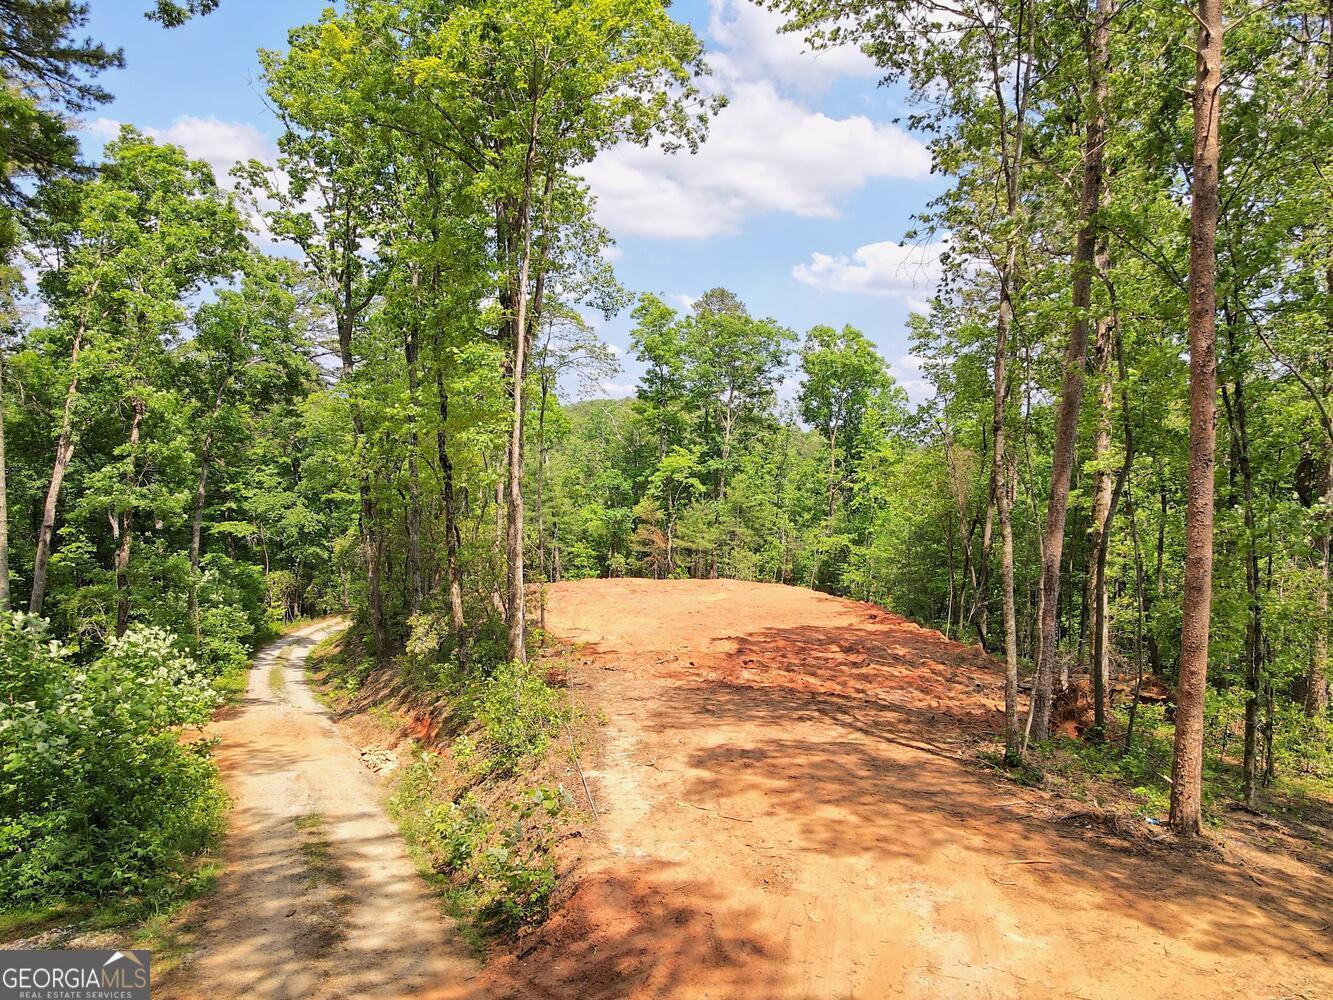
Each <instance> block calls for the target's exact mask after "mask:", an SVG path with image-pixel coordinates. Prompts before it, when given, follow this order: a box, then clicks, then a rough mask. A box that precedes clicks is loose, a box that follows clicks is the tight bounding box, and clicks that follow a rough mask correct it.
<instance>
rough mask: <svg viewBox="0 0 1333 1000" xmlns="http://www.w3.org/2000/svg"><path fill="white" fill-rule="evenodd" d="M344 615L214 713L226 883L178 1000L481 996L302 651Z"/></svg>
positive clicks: (175, 994) (259, 668)
mask: <svg viewBox="0 0 1333 1000" xmlns="http://www.w3.org/2000/svg"><path fill="white" fill-rule="evenodd" d="M336 627H338V626H337V625H336V624H327V623H325V624H319V625H313V626H309V627H307V628H304V629H302V630H300V631H298V632H296V633H294V634H292V635H290V636H288V637H286V638H284V639H283V640H282V641H281V642H279V643H277V644H275V645H274V646H271V647H269V649H268V650H266V651H265V652H263V653H261V654H260V655H259V656H258V657H256V659H255V663H254V666H253V668H252V669H251V671H250V679H249V690H248V692H247V695H246V697H245V699H244V701H243V703H242V704H241V706H239V708H238V709H237V710H235V711H234V712H232V713H231V714H230V717H225V716H224V718H223V719H222V720H221V721H220V722H219V723H218V724H217V727H216V728H217V733H218V735H219V736H220V737H221V743H220V745H219V747H218V751H217V759H218V764H219V766H220V768H221V770H222V775H223V779H224V781H225V782H226V785H227V789H228V791H229V792H230V794H231V796H232V798H233V800H234V809H233V812H232V816H231V829H230V831H229V833H228V837H227V842H226V849H225V864H226V868H225V871H224V874H223V875H222V878H221V881H220V884H219V885H218V887H217V890H216V891H215V892H214V893H213V895H212V896H211V897H210V898H209V899H207V900H205V901H204V902H205V904H206V908H205V910H204V914H205V915H204V916H203V918H202V926H201V927H200V928H199V930H198V947H197V949H196V956H195V957H194V959H193V960H191V961H187V962H186V963H185V964H184V965H183V967H182V968H181V969H180V970H178V971H177V972H176V973H175V974H174V975H173V976H171V977H170V978H169V979H168V980H167V982H165V983H163V984H161V985H160V986H159V985H158V984H155V989H154V995H155V996H161V997H165V998H168V1000H172V998H175V1000H232V998H236V1000H241V998H244V1000H269V998H272V1000H285V998H320V1000H324V998H330V1000H331V998H335V997H336V998H342V997H346V998H349V1000H350V998H357V1000H362V998H385V1000H389V998H394V1000H397V998H401V997H406V996H413V997H430V998H439V1000H446V998H455V997H466V996H470V995H471V992H470V987H469V981H470V979H471V977H473V976H474V975H475V973H476V966H475V963H474V962H473V961H472V960H471V958H470V957H468V956H467V954H466V951H465V949H464V947H463V945H462V944H461V943H460V942H459V941H458V939H457V938H456V936H455V935H454V933H453V930H452V928H451V927H450V926H449V925H448V924H447V922H446V920H445V918H444V917H443V916H442V914H441V912H440V908H439V905H438V903H437V902H436V901H435V900H434V899H432V898H431V897H430V895H429V893H428V891H427V888H426V886H425V884H424V883H423V882H422V880H421V879H420V877H419V876H418V875H417V873H416V871H415V869H414V868H413V866H412V864H411V862H410V861H409V860H408V858H407V856H406V855H405V853H404V851H403V845H402V840H401V839H400V837H399V835H398V831H397V829H396V828H395V827H394V825H393V824H392V823H391V822H390V821H389V819H388V818H387V817H386V816H385V815H384V811H383V809H382V808H381V806H380V796H379V791H378V789H377V788H376V785H375V782H374V779H373V778H372V776H371V774H370V772H369V771H367V770H366V769H365V767H364V766H363V765H362V764H361V762H360V760H359V759H358V757H357V754H356V751H355V750H354V749H353V748H352V747H351V746H350V745H349V744H348V743H347V742H346V741H344V740H343V739H342V738H341V737H340V736H339V735H338V734H337V733H336V732H335V730H334V728H333V723H332V721H331V720H330V718H329V716H328V713H327V712H326V711H325V710H324V709H323V707H322V706H320V705H319V704H318V703H317V702H316V701H315V699H314V698H313V696H312V695H311V693H310V690H309V688H307V686H306V683H305V676H304V669H303V668H304V664H305V658H306V655H307V654H308V652H309V651H310V648H311V647H312V646H314V645H315V643H316V642H318V640H319V639H320V638H322V637H323V636H324V635H326V634H327V633H328V632H329V631H331V630H332V629H333V628H336Z"/></svg>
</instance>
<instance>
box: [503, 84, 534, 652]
mask: <svg viewBox="0 0 1333 1000" xmlns="http://www.w3.org/2000/svg"><path fill="white" fill-rule="evenodd" d="M533 117H534V122H533V128H532V130H531V131H530V132H529V139H528V151H527V157H526V159H525V161H524V168H523V196H522V199H521V201H520V204H519V206H518V222H519V227H520V236H519V247H520V249H519V260H518V276H517V279H516V281H515V285H514V289H513V299H514V315H513V320H512V323H511V326H512V334H511V341H510V350H511V351H512V371H511V373H510V378H511V379H512V383H513V404H514V409H513V420H512V422H511V424H510V431H509V456H508V457H509V497H508V500H509V519H508V524H507V528H508V535H507V537H508V549H507V552H506V562H507V569H508V573H507V576H506V584H507V587H506V594H505V603H506V604H507V605H508V610H509V659H510V660H511V661H512V662H514V663H526V662H527V660H528V646H527V608H526V606H525V605H526V595H525V593H524V587H523V415H524V393H523V388H524V386H523V382H524V379H525V377H526V376H527V371H528V324H529V321H530V317H529V316H528V293H529V289H528V282H529V281H530V280H531V276H532V189H533V167H534V161H535V158H536V141H537V140H536V122H535V117H536V111H535V110H534V112H533Z"/></svg>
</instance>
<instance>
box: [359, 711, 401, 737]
mask: <svg viewBox="0 0 1333 1000" xmlns="http://www.w3.org/2000/svg"><path fill="white" fill-rule="evenodd" d="M367 714H369V715H370V718H371V721H372V722H374V723H375V725H377V726H379V727H380V728H381V729H383V730H384V731H385V732H386V733H396V732H397V731H398V730H399V729H400V728H401V727H402V720H401V719H399V717H398V713H397V712H395V711H394V710H393V709H391V708H390V707H389V706H388V705H371V706H370V711H369V713H367Z"/></svg>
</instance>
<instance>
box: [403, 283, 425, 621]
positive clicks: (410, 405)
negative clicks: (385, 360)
mask: <svg viewBox="0 0 1333 1000" xmlns="http://www.w3.org/2000/svg"><path fill="white" fill-rule="evenodd" d="M412 284H413V286H414V287H415V286H416V284H417V276H416V274H415V272H414V273H413V275H412ZM419 335H420V331H419V330H418V329H417V324H416V321H415V320H414V321H412V322H410V323H408V324H407V325H406V329H405V330H404V333H403V355H404V360H405V361H406V362H407V607H408V611H409V612H410V613H411V614H416V613H417V611H418V610H419V609H420V608H421V590H422V587H421V484H420V479H419V475H418V470H417V449H418V447H419V441H418V438H417V397H418V396H419V395H420V388H419V386H418V382H419V379H420V375H419V370H418V356H419V355H420V353H421V348H420V343H419V340H418V337H419Z"/></svg>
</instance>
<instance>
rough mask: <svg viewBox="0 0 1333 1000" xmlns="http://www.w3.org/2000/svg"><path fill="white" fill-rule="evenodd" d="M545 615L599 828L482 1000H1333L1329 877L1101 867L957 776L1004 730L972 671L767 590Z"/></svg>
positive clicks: (914, 638) (1012, 796) (959, 652)
mask: <svg viewBox="0 0 1333 1000" xmlns="http://www.w3.org/2000/svg"><path fill="white" fill-rule="evenodd" d="M548 601H549V605H548V613H547V624H548V627H549V630H550V632H551V633H552V634H553V635H554V636H556V637H557V638H559V639H562V640H565V641H568V642H570V643H572V644H574V646H575V652H574V654H573V669H572V671H571V681H572V686H573V688H574V695H575V697H576V698H577V699H578V700H579V701H580V702H582V703H584V704H585V705H587V706H588V707H590V708H591V709H592V710H593V711H595V712H600V713H602V714H603V715H604V717H605V720H606V726H605V730H604V733H605V741H606V746H605V748H604V752H603V754H602V760H601V761H600V762H597V763H598V765H599V766H596V767H595V768H593V769H590V771H589V775H588V777H589V781H590V783H591V785H592V788H593V795H594V797H595V799H596V803H597V806H598V809H599V811H600V813H601V818H600V820H599V822H598V824H597V825H596V829H595V830H594V831H593V832H592V833H591V834H590V836H589V837H587V838H585V839H584V840H583V841H582V848H581V849H580V850H581V854H582V857H581V859H580V861H579V863H578V866H577V870H576V872H575V873H574V876H573V877H572V878H571V879H570V885H571V886H572V888H571V889H569V890H567V891H566V895H565V898H563V899H561V900H560V901H559V904H558V906H557V909H556V912H555V914H554V915H553V916H552V918H551V919H550V920H549V921H548V922H547V924H546V925H545V926H544V927H543V928H542V929H541V930H539V931H538V932H536V933H535V934H534V935H532V936H531V937H530V938H529V939H527V940H525V941H524V942H523V943H522V945H521V947H520V948H519V949H518V951H517V953H516V954H514V955H512V956H510V957H509V958H506V959H502V960H500V961H499V962H497V963H496V964H494V965H493V966H492V967H491V968H490V969H489V970H488V971H487V972H485V973H484V974H483V976H482V982H479V983H478V984H477V985H479V986H480V985H484V986H485V987H486V988H487V991H488V992H489V993H491V994H492V995H503V996H523V997H553V998H554V997H559V998H566V997H580V998H631V997H632V998H640V997H642V998H648V997H652V998H668V997H671V998H691V1000H696V998H703V997H718V998H755V1000H759V998H764V1000H769V998H775V997H792V998H796V997H800V998H814V997H821V998H823V997H839V998H842V997H922V998H925V997H931V998H936V997H948V998H955V997H958V998H971V997H978V998H981V997H987V998H995V997H1022V998H1045V997H1083V998H1087V1000H1101V998H1106V1000H1112V998H1115V1000H1121V998H1126V997H1210V998H1211V997H1246V998H1251V997H1311V998H1313V997H1333V960H1331V959H1333V945H1331V944H1330V936H1329V929H1330V924H1329V920H1330V917H1331V916H1333V887H1331V886H1330V880H1329V878H1328V877H1327V873H1324V872H1319V871H1316V870H1314V869H1312V868H1309V867H1306V866H1305V865H1303V864H1300V863H1297V862H1293V861H1292V860H1291V859H1290V858H1277V857H1272V858H1270V857H1266V856H1264V855H1263V854H1254V855H1252V856H1249V857H1247V858H1246V859H1245V860H1246V864H1245V866H1243V867H1242V866H1241V865H1239V864H1237V863H1235V862H1232V861H1225V860H1223V859H1222V857H1221V856H1220V855H1218V854H1217V853H1215V852H1214V853H1212V854H1209V853H1202V854H1201V853H1191V854H1186V853H1182V852H1181V851H1180V850H1178V849H1175V848H1170V847H1159V846H1153V847H1151V848H1148V849H1146V851H1144V850H1132V849H1130V848H1129V847H1127V846H1125V845H1123V844H1117V843H1108V842H1107V841H1106V840H1104V839H1100V838H1095V837H1091V836H1089V834H1088V833H1086V832H1085V831H1081V830H1077V829H1073V828H1069V827H1062V826H1059V825H1056V824H1054V823H1052V822H1050V821H1049V820H1048V819H1044V818H1041V817H1039V816H1037V815H1035V814H1034V809H1033V807H1032V804H1031V801H1030V796H1028V795H1026V793H1022V792H1020V791H1018V790H1016V789H1015V787H1014V786H1012V785H1008V784H1004V783H1001V782H998V781H996V780H993V779H992V778H990V777H989V776H987V775H986V774H984V773H982V772H981V771H979V770H978V768H977V767H976V766H975V765H974V764H972V763H969V762H968V761H967V760H966V759H964V758H965V757H966V755H967V753H968V750H967V748H968V747H969V746H970V745H971V744H972V742H973V740H974V738H975V737H976V735H978V734H979V733H982V732H993V731H995V730H996V729H997V728H998V726H999V724H1000V716H999V710H1000V705H1001V674H1000V672H999V668H998V665H997V664H995V663H994V662H993V661H991V660H990V659H988V658H987V657H985V656H983V655H982V654H980V653H979V652H977V651H976V650H973V649H969V648H967V647H964V646H961V645H959V644H957V643H954V642H950V641H948V640H946V639H944V638H943V637H942V636H940V635H939V634H938V633H937V632H934V631H930V630H927V629H922V628H919V627H917V626H915V625H912V624H911V623H909V622H906V621H904V620H903V619H902V618H899V617H898V616H896V615H892V614H889V613H887V612H885V611H884V610H882V609H880V608H877V607H873V606H871V605H866V604H858V603H854V602H851V601H844V600H838V599H835V598H831V597H827V596H824V595H820V594H816V593H813V592H811V591H807V590H800V589H795V588H789V587H780V586H774V585H764V584H750V583H739V582H732V581H669V582H656V581H646V580H596V581H583V582H578V583H563V584H557V585H555V586H552V587H550V588H549V593H548ZM575 843H578V842H577V841H576V842H575ZM520 956H521V957H520Z"/></svg>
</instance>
